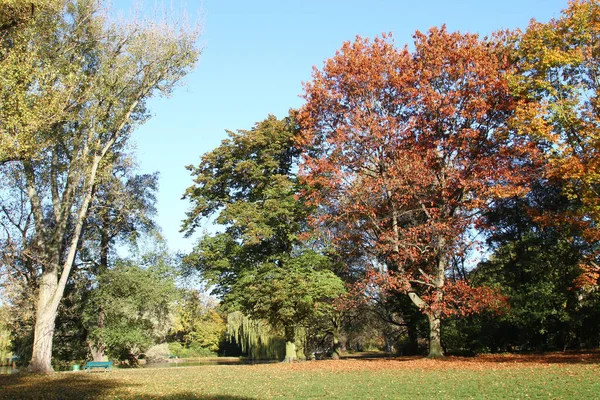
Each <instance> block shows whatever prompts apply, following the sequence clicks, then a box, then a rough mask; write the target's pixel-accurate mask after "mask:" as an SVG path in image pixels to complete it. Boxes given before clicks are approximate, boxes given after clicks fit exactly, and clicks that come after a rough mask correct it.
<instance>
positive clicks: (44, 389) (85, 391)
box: [0, 374, 121, 400]
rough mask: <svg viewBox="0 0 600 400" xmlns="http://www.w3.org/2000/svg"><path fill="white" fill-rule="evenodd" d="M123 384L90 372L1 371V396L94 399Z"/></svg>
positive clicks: (8, 397)
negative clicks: (4, 372) (16, 372)
mask: <svg viewBox="0 0 600 400" xmlns="http://www.w3.org/2000/svg"><path fill="white" fill-rule="evenodd" d="M120 385H121V384H120V383H119V382H116V381H111V380H98V379H96V377H95V376H89V375H88V374H85V375H84V374H76V375H67V374H52V375H47V376H41V375H22V374H18V375H0V388H1V390H0V399H41V398H43V399H65V400H68V399H94V398H98V397H101V396H102V394H103V393H106V392H107V391H109V390H114V389H118V387H119V386H120Z"/></svg>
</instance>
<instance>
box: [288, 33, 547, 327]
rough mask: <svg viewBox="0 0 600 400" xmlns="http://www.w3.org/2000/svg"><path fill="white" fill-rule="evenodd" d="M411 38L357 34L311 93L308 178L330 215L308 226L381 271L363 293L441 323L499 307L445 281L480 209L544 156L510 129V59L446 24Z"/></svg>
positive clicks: (316, 74) (512, 189)
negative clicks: (397, 40)
mask: <svg viewBox="0 0 600 400" xmlns="http://www.w3.org/2000/svg"><path fill="white" fill-rule="evenodd" d="M414 39H415V51H414V52H409V50H408V49H407V47H404V48H400V49H399V48H397V47H396V46H395V45H394V42H393V41H392V39H391V36H390V35H383V36H382V37H381V38H376V39H374V40H373V41H371V40H369V39H363V38H361V37H357V38H356V40H355V41H354V42H352V43H350V42H348V43H345V44H344V45H343V46H342V48H341V49H340V50H339V51H338V52H337V53H336V55H335V56H334V57H333V58H331V59H329V60H327V61H326V62H325V65H324V67H323V69H322V70H318V69H315V70H314V71H313V79H312V81H311V82H308V83H306V84H305V85H304V86H305V95H304V97H305V99H306V104H305V106H304V107H303V108H302V109H301V110H300V112H299V122H300V124H301V126H302V136H301V138H300V139H299V141H300V143H301V144H302V145H303V146H304V147H305V149H306V153H305V157H304V160H303V164H302V166H301V176H302V178H303V179H304V181H305V182H306V183H307V184H308V186H309V187H312V188H315V190H312V191H309V192H307V193H305V195H306V196H307V198H308V199H309V200H310V201H312V202H313V203H315V204H317V205H319V206H320V209H321V210H322V213H321V215H319V216H318V217H315V218H314V219H313V221H312V222H313V224H315V225H318V226H319V227H321V228H323V229H329V230H330V232H331V233H330V237H331V239H332V241H333V242H334V244H336V245H338V246H340V247H342V246H346V248H349V247H351V246H349V245H348V243H353V244H354V246H355V248H356V249H358V250H354V251H355V252H359V253H360V254H359V256H362V259H363V260H374V259H376V260H378V262H381V263H383V266H382V269H381V271H380V272H378V273H374V272H372V271H371V272H367V275H366V279H365V280H364V282H362V283H359V284H357V288H356V290H357V291H363V292H364V293H367V295H368V294H369V293H370V292H373V293H374V295H376V294H375V292H376V290H381V291H384V292H385V291H400V292H404V293H409V294H410V295H411V299H413V302H415V304H416V305H417V306H418V307H419V308H421V310H422V311H423V312H424V313H426V314H427V315H430V316H433V317H434V318H440V317H441V316H442V315H448V314H452V313H457V312H458V313H460V314H463V315H466V314H469V313H471V312H477V311H480V310H482V309H484V308H489V307H496V308H497V305H498V304H500V303H501V302H502V301H501V298H500V297H498V296H496V295H495V294H493V292H492V291H491V290H489V289H483V288H471V287H470V286H469V285H468V284H467V283H466V282H456V283H453V284H449V283H447V282H446V273H447V272H448V271H449V269H450V268H451V267H450V262H451V260H452V259H453V257H456V256H462V255H463V254H465V252H466V250H467V247H468V245H469V244H468V241H467V240H466V234H467V232H468V230H469V228H471V227H473V226H474V225H475V224H477V223H478V221H479V216H480V215H481V213H482V211H484V210H485V209H486V208H487V207H488V206H489V205H490V204H492V203H493V201H494V200H495V199H497V198H502V197H506V196H515V195H521V194H524V193H525V192H526V182H527V179H528V176H529V175H530V174H531V173H532V171H533V170H534V169H535V168H537V166H538V164H537V162H536V161H535V160H537V159H538V158H539V155H538V148H537V147H536V145H535V143H533V142H532V141H530V140H529V138H528V137H527V136H526V135H518V134H516V132H515V130H514V127H513V125H512V121H513V115H514V112H515V109H516V107H517V103H516V100H515V99H514V98H513V97H512V95H511V91H510V88H509V83H508V81H507V79H506V76H505V71H506V70H508V69H510V64H509V62H508V58H507V57H506V56H505V54H504V52H499V51H497V50H496V49H495V47H494V46H492V45H490V44H489V43H487V42H486V41H484V40H480V39H479V38H478V37H477V36H476V35H471V34H461V33H450V32H447V31H446V29H445V27H442V28H440V29H438V28H433V29H431V30H430V31H429V32H428V33H427V34H423V33H420V32H417V33H416V34H415V36H414ZM373 289H376V290H375V291H374V290H373Z"/></svg>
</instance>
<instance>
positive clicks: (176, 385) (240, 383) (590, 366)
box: [0, 358, 600, 400]
mask: <svg viewBox="0 0 600 400" xmlns="http://www.w3.org/2000/svg"><path fill="white" fill-rule="evenodd" d="M0 398H1V399H84V398H89V399H140V398H141V399H238V400H241V399H271V398H297V399H319V398H321V399H353V398H354V399H386V398H387V399H404V398H407V399H409V398H410V399H429V398H435V399H453V398H460V399H468V398H474V399H507V398H509V399H600V364H599V363H598V362H597V361H596V360H584V359H580V360H579V361H577V360H575V361H573V360H571V361H569V362H562V361H560V360H559V361H539V360H538V361H529V360H525V361H523V360H520V359H512V358H510V359H506V360H500V361H498V360H485V359H483V360H482V359H479V358H477V359H458V358H450V359H447V360H443V361H432V360H424V359H410V358H407V359H402V358H399V359H395V360H342V361H338V362H335V361H317V362H305V363H297V364H293V365H286V364H269V365H239V366H238V365H236V366H231V365H219V366H215V365H213V366H197V367H180V368H164V369H159V368H156V369H137V370H123V369H121V370H113V371H111V372H109V373H103V372H95V373H85V372H64V373H55V374H54V375H51V376H27V375H13V376H8V375H5V376H0Z"/></svg>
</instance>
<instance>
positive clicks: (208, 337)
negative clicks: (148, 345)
mask: <svg viewBox="0 0 600 400" xmlns="http://www.w3.org/2000/svg"><path fill="white" fill-rule="evenodd" d="M225 326H226V322H225V318H224V317H223V316H222V315H221V314H220V313H219V312H218V310H217V303H216V302H215V301H214V300H213V299H211V298H209V297H208V296H206V295H203V294H201V293H199V292H198V291H195V290H184V291H183V293H182V296H181V299H180V300H179V302H178V307H177V309H176V310H175V316H174V322H173V327H172V329H171V331H170V332H169V338H170V340H173V339H176V340H178V342H172V343H171V345H173V346H175V345H176V344H179V346H180V348H179V349H178V352H177V353H174V354H175V355H177V356H178V357H182V356H181V355H180V353H182V352H184V353H185V354H190V356H192V355H191V354H195V355H193V356H204V355H206V354H211V355H212V354H215V352H216V351H218V350H219V346H220V344H221V343H222V342H223V340H224V337H225V329H226V328H225ZM175 347H176V346H175Z"/></svg>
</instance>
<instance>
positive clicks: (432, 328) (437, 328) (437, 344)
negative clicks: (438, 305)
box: [427, 314, 444, 358]
mask: <svg viewBox="0 0 600 400" xmlns="http://www.w3.org/2000/svg"><path fill="white" fill-rule="evenodd" d="M427 318H428V319H429V354H428V355H427V357H429V358H442V357H444V351H443V350H442V341H441V320H440V317H439V316H437V315H433V314H427Z"/></svg>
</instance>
